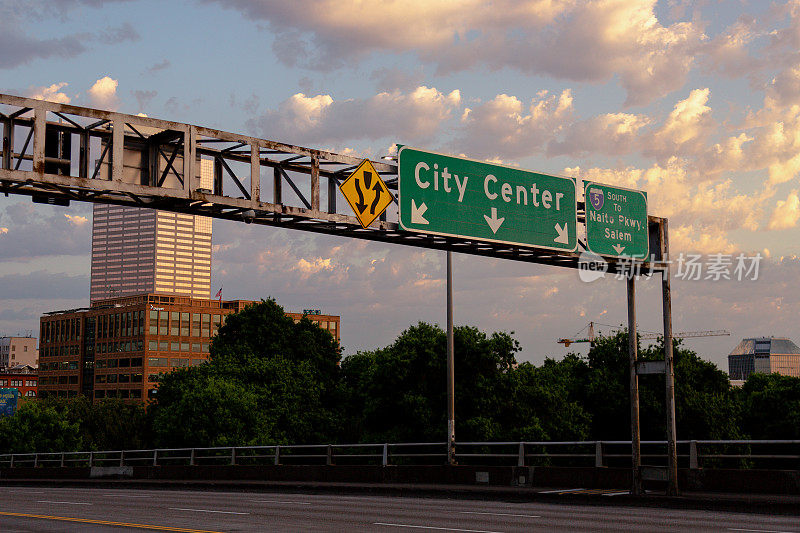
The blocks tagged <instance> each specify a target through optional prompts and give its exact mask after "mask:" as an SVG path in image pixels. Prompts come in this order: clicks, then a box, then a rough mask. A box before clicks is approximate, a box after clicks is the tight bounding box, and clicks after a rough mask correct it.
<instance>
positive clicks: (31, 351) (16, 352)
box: [0, 337, 39, 368]
mask: <svg viewBox="0 0 800 533" xmlns="http://www.w3.org/2000/svg"><path fill="white" fill-rule="evenodd" d="M17 365H30V366H32V367H36V366H38V365H39V350H37V349H36V339H35V338H33V337H0V368H8V367H10V366H17Z"/></svg>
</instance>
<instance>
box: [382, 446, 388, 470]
mask: <svg viewBox="0 0 800 533" xmlns="http://www.w3.org/2000/svg"><path fill="white" fill-rule="evenodd" d="M388 465H389V444H388V443H385V442H384V443H383V466H388Z"/></svg>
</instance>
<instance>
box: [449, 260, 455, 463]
mask: <svg viewBox="0 0 800 533" xmlns="http://www.w3.org/2000/svg"><path fill="white" fill-rule="evenodd" d="M454 345H455V343H454V341H453V253H452V252H451V251H450V250H448V251H447V464H449V465H453V464H456V457H455V455H456V450H455V444H456V420H455V419H456V415H455V381H456V380H455V371H454V368H453V364H454V362H455V361H454V360H455V357H454V354H453V352H454Z"/></svg>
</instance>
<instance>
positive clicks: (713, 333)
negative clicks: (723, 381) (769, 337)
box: [558, 322, 731, 347]
mask: <svg viewBox="0 0 800 533" xmlns="http://www.w3.org/2000/svg"><path fill="white" fill-rule="evenodd" d="M594 325H595V322H589V324H588V325H587V326H586V327H584V328H583V329H582V330H581V331H579V332H578V334H580V333H581V332H582V331H583V330H585V329H588V332H587V336H586V337H581V338H571V339H558V342H559V343H560V344H563V345H564V346H565V347H568V346H569V345H570V344H573V343H577V342H594V341H595V338H596V337H595V334H594ZM598 325H600V326H605V327H608V328H611V329H612V330H613V331H621V330H622V328H619V327H617V326H610V325H608V324H598ZM730 334H731V333H730V331H726V330H724V329H717V330H706V331H681V332H678V333H673V334H672V337H673V338H674V339H687V338H691V337H723V336H727V335H730ZM662 336H663V333H654V332H651V331H648V332H644V333H640V334H639V335H638V337H639V339H641V340H652V339H657V338H659V337H662ZM575 337H577V334H576V336H575Z"/></svg>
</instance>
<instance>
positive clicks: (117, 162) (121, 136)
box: [110, 118, 153, 184]
mask: <svg viewBox="0 0 800 533" xmlns="http://www.w3.org/2000/svg"><path fill="white" fill-rule="evenodd" d="M113 124H114V125H113V128H114V129H113V130H112V131H111V176H110V179H111V180H113V181H122V176H123V172H124V166H123V162H124V159H123V156H124V154H125V120H124V119H119V118H115V119H114V122H113ZM150 179H151V183H150V184H152V179H153V178H152V176H151V178H150Z"/></svg>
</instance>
